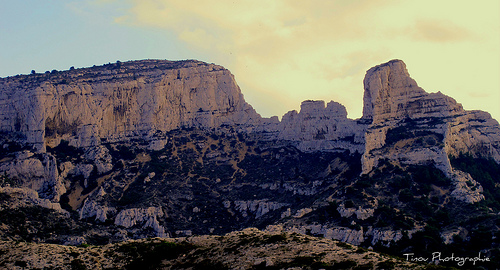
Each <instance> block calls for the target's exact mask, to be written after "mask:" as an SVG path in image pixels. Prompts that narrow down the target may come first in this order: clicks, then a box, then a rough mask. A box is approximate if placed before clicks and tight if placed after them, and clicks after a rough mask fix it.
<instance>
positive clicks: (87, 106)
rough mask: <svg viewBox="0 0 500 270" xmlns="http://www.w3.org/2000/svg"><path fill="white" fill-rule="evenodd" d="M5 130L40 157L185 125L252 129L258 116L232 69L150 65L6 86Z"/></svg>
mask: <svg viewBox="0 0 500 270" xmlns="http://www.w3.org/2000/svg"><path fill="white" fill-rule="evenodd" d="M0 89H1V91H0V119H1V120H0V130H1V131H7V132H18V133H20V134H22V136H24V137H25V138H26V141H27V142H28V143H30V144H32V145H34V146H35V147H36V148H37V149H39V150H40V151H42V152H43V151H44V148H45V145H46V144H48V145H49V146H55V145H57V144H58V143H59V141H60V140H61V139H65V140H69V141H70V144H71V145H74V146H92V145H98V144H99V143H101V141H107V142H110V141H119V140H123V139H125V138H127V137H140V138H147V137H151V136H152V135H154V134H155V133H158V132H162V131H168V130H172V129H176V128H179V127H182V126H188V127H189V126H193V127H202V128H203V127H204V128H213V127H217V126H220V125H222V124H228V125H251V124H255V123H257V122H259V121H260V119H261V118H260V116H259V115H258V114H257V113H256V112H255V110H254V109H253V108H252V107H251V106H250V105H249V104H248V103H246V102H245V100H244V99H243V95H242V94H241V91H240V89H239V87H238V86H237V85H236V82H235V80H234V77H233V75H232V74H231V73H230V72H229V71H228V70H226V69H224V68H222V67H220V66H217V65H213V64H206V63H202V62H197V61H180V62H170V61H161V60H144V61H133V62H127V63H123V64H121V63H117V64H110V65H105V66H103V67H96V68H88V69H77V70H70V71H65V72H60V73H57V74H38V75H31V76H22V77H21V78H15V77H14V78H5V79H2V80H0Z"/></svg>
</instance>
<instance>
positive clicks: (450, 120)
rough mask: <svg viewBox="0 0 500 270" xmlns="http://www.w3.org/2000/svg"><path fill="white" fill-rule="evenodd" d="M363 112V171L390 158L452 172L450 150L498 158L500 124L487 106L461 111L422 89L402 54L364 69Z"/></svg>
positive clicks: (460, 108) (455, 152) (442, 98)
mask: <svg viewBox="0 0 500 270" xmlns="http://www.w3.org/2000/svg"><path fill="white" fill-rule="evenodd" d="M364 88H365V92H364V99H363V100H364V107H363V118H364V119H367V120H369V121H372V124H371V125H370V127H369V128H368V130H367V132H366V141H365V142H366V147H365V151H364V156H363V172H364V173H368V172H370V171H371V170H372V168H374V167H376V166H377V163H378V160H382V159H390V160H394V161H396V162H400V163H403V164H426V163H429V162H433V163H435V165H436V166H437V167H438V168H440V169H441V170H442V171H443V172H445V173H447V174H449V173H451V170H452V169H451V166H450V163H449V160H448V155H452V156H457V155H458V154H460V153H469V154H471V155H476V156H484V157H492V158H493V159H494V160H496V161H497V162H500V126H499V125H498V122H497V121H496V120H494V119H492V118H491V116H490V115H489V114H488V113H486V112H481V111H465V110H464V109H463V108H462V105H461V104H459V103H457V102H456V101H455V100H454V99H452V98H451V97H448V96H446V95H443V94H442V93H440V92H438V93H426V92H425V91H424V90H423V89H422V88H420V87H418V85H417V83H416V82H415V81H414V80H413V79H412V78H410V76H409V74H408V71H407V70H406V66H405V64H404V63H403V62H402V61H400V60H393V61H390V62H388V63H385V64H382V65H379V66H376V67H373V68H371V69H370V70H368V71H367V73H366V77H365V80H364Z"/></svg>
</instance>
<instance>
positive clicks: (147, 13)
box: [0, 0, 500, 120]
mask: <svg viewBox="0 0 500 270" xmlns="http://www.w3.org/2000/svg"><path fill="white" fill-rule="evenodd" d="M139 59H167V60H181V59H197V60H201V61H205V62H209V63H215V64H219V65H222V66H224V67H226V68H228V69H229V70H230V71H231V72H232V73H233V74H234V75H235V78H236V81H237V82H238V84H239V86H240V88H241V90H242V92H243V94H244V96H245V99H246V100H247V102H249V103H250V104H251V105H252V106H253V107H254V108H255V109H256V110H257V112H258V113H260V114H261V115H262V116H264V117H269V116H273V115H277V116H280V117H281V116H282V115H283V114H284V113H286V112H287V111H289V110H293V109H296V110H298V109H299V106H300V103H301V102H302V101H303V100H308V99H313V100H317V99H322V100H325V101H327V102H328V101H330V100H334V101H337V102H340V103H342V104H343V105H344V106H346V107H347V111H348V117H349V118H359V117H360V116H361V113H362V101H363V99H362V97H363V78H364V75H365V72H366V70H368V69H369V68H370V67H372V66H375V65H378V64H381V63H384V62H387V61H389V60H392V59H401V60H403V61H404V62H405V63H406V65H407V68H408V71H409V73H410V75H411V76H412V77H413V78H414V79H415V80H416V81H417V83H418V84H419V85H420V86H421V87H422V88H423V89H425V90H426V91H427V92H437V91H441V92H443V93H444V94H446V95H449V96H451V97H453V98H454V99H455V100H457V101H458V102H459V103H462V104H463V106H464V108H465V109H467V110H473V109H479V110H484V111H488V112H489V113H491V114H492V116H493V117H494V118H495V119H497V120H500V1H498V0H478V1H469V0H454V1H451V0H432V1H431V0H419V1H415V0H330V1H326V0H309V1H287V0H274V1H268V0H266V1H264V0H251V1H229V0H219V1H201V0H197V1H189V0H44V1H40V0H26V1H19V0H0V77H6V76H11V75H16V74H28V73H30V71H31V70H32V69H34V70H36V71H37V72H45V71H47V70H52V69H57V70H67V69H69V68H70V67H71V66H75V67H87V66H92V65H102V64H105V63H108V62H116V61H117V60H120V61H122V62H123V61H128V60H139Z"/></svg>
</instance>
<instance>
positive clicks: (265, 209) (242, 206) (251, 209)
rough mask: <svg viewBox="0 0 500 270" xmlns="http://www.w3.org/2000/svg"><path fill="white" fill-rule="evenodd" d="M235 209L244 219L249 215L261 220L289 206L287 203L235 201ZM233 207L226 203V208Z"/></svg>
mask: <svg viewBox="0 0 500 270" xmlns="http://www.w3.org/2000/svg"><path fill="white" fill-rule="evenodd" d="M233 204H234V208H235V209H236V210H237V211H239V212H241V214H242V215H243V217H247V216H248V214H249V213H252V214H254V215H255V218H259V217H261V216H263V215H265V214H267V213H269V212H270V211H274V210H277V209H280V208H282V207H285V206H288V204H287V203H278V202H268V201H262V200H256V201H234V202H233ZM230 206H231V202H229V201H226V202H224V207H226V208H229V207H230Z"/></svg>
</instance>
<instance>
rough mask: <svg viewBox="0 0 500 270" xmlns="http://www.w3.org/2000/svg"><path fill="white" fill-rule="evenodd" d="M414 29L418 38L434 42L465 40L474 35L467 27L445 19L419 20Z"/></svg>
mask: <svg viewBox="0 0 500 270" xmlns="http://www.w3.org/2000/svg"><path fill="white" fill-rule="evenodd" d="M413 30H414V31H415V32H414V37H415V38H416V39H417V40H422V39H424V40H428V41H432V42H453V41H463V40H467V39H470V38H473V36H474V35H473V34H471V33H470V32H469V31H468V30H467V29H465V28H463V27H460V26H458V25H456V24H453V23H452V22H450V21H443V20H418V21H417V22H416V23H415V26H414V29H413Z"/></svg>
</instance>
